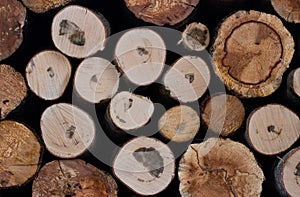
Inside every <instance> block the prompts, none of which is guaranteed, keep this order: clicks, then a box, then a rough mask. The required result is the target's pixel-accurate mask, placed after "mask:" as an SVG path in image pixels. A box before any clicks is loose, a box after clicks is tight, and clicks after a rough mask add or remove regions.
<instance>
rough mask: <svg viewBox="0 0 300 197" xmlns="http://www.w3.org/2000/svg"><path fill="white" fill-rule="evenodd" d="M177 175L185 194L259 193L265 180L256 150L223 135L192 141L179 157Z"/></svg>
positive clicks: (238, 194) (235, 194)
mask: <svg viewBox="0 0 300 197" xmlns="http://www.w3.org/2000/svg"><path fill="white" fill-rule="evenodd" d="M220 174H223V175H222V176H220ZM178 176H179V181H180V185H179V190H180V194H181V195H182V196H184V197H185V196H194V195H198V194H199V193H201V195H202V196H223V195H225V194H227V195H228V196H230V195H231V196H259V195H260V193H261V191H262V183H263V181H264V174H263V171H262V170H261V168H260V167H259V166H258V164H257V161H256V159H255V157H254V155H253V153H251V152H250V150H249V149H248V148H247V147H246V146H245V145H243V144H241V143H239V142H234V141H232V140H230V139H226V140H225V139H221V138H210V139H208V140H207V141H205V142H203V143H200V144H191V145H190V146H189V147H188V149H187V151H186V152H185V153H184V155H183V156H182V158H181V159H180V162H179V169H178ZM228 179H229V180H228ZM224 180H226V181H224ZM227 180H228V181H227ZM218 182H219V184H217V183H218ZM205 184H207V185H205ZM216 184H217V186H216Z"/></svg>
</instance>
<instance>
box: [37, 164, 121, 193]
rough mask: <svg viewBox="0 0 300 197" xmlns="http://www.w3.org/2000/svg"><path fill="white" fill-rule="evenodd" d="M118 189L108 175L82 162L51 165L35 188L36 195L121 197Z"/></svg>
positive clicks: (38, 178)
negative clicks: (118, 196) (118, 194)
mask: <svg viewBox="0 0 300 197" xmlns="http://www.w3.org/2000/svg"><path fill="white" fill-rule="evenodd" d="M117 192H118V187H117V184H116V182H115V180H114V179H113V178H112V176H111V175H109V174H108V173H106V172H104V171H101V170H99V169H97V168H96V167H94V166H92V165H91V164H88V163H86V162H84V161H82V160H60V161H57V160H56V161H52V162H50V163H47V164H46V165H45V166H44V167H43V168H42V169H41V171H40V172H39V174H38V177H37V178H36V179H35V180H34V182H33V185H32V196H33V197H38V196H95V197H103V196H107V197H117Z"/></svg>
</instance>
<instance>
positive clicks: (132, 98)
mask: <svg viewBox="0 0 300 197" xmlns="http://www.w3.org/2000/svg"><path fill="white" fill-rule="evenodd" d="M153 112H154V104H153V103H152V101H151V100H150V99H148V98H146V97H144V96H140V95H137V94H134V93H131V92H125V91H123V92H119V93H118V94H116V95H115V96H114V97H113V98H112V100H111V102H110V104H109V107H108V114H109V119H110V120H111V121H112V123H113V124H114V125H115V126H117V127H118V128H120V129H122V130H124V131H129V130H134V129H137V128H140V127H142V126H144V125H145V124H146V123H147V122H148V121H149V120H150V118H151V117H152V115H153Z"/></svg>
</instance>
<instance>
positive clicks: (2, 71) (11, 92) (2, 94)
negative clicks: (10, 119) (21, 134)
mask: <svg viewBox="0 0 300 197" xmlns="http://www.w3.org/2000/svg"><path fill="white" fill-rule="evenodd" d="M0 84H1V86H0V119H4V118H5V117H6V116H7V115H8V114H9V113H10V112H11V111H13V110H14V109H15V108H16V107H17V106H19V105H20V104H21V102H22V101H23V99H24V98H25V97H26V95H27V87H26V83H25V80H24V78H23V76H22V75H21V74H20V73H18V72H17V71H16V70H15V69H14V68H12V67H11V66H9V65H5V64H0Z"/></svg>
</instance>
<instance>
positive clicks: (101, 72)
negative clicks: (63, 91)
mask: <svg viewBox="0 0 300 197" xmlns="http://www.w3.org/2000/svg"><path fill="white" fill-rule="evenodd" d="M74 87H75V90H76V91H77V92H78V94H79V95H80V96H81V97H82V98H83V99H85V100H87V101H89V102H91V103H99V102H100V101H102V100H105V99H108V98H111V97H112V96H113V95H114V94H115V93H116V92H117V90H118V87H119V73H118V72H117V70H116V68H115V66H114V65H112V64H111V63H110V62H109V61H108V60H106V59H102V58H98V57H91V58H87V59H85V60H83V62H81V64H80V65H79V67H78V69H77V71H76V74H75V81H74Z"/></svg>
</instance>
